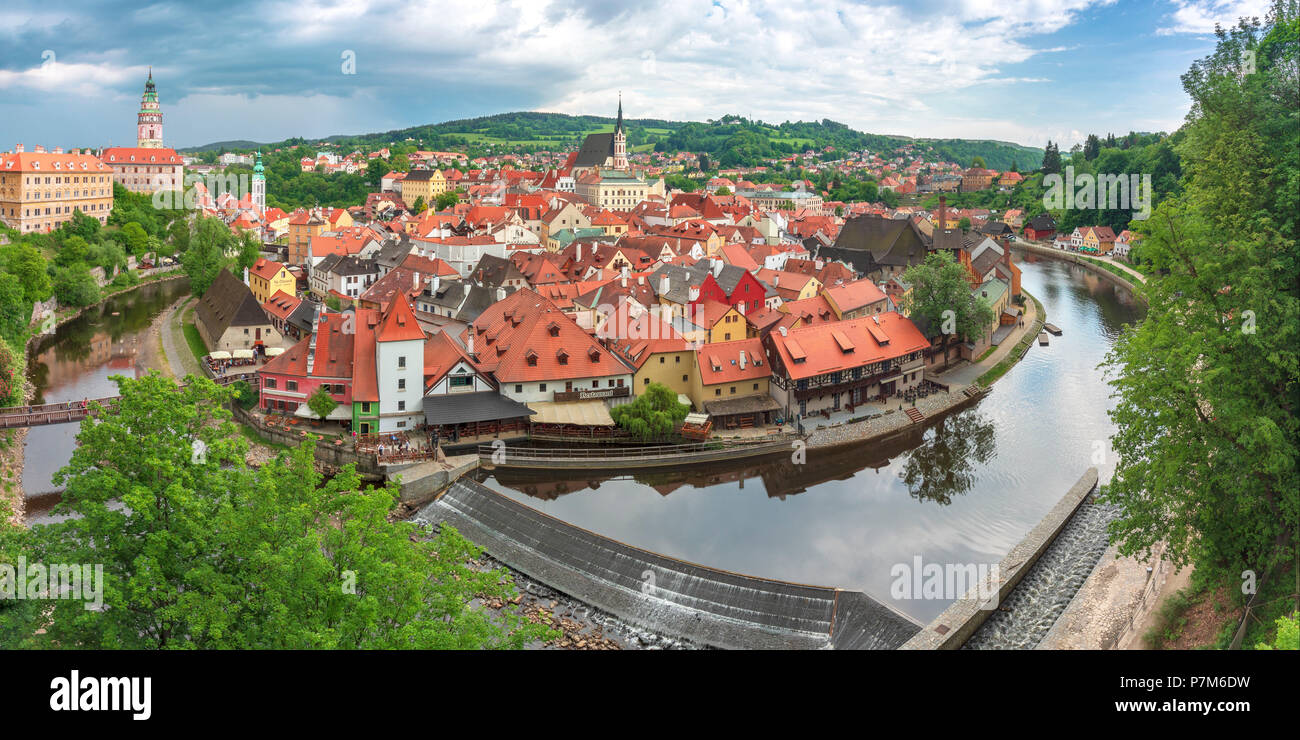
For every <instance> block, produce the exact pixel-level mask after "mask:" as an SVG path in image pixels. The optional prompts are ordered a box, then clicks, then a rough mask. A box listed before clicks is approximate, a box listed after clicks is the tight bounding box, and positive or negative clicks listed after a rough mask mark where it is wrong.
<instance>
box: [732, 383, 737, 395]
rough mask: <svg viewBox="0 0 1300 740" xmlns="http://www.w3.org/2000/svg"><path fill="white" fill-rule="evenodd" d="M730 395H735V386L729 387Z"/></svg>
mask: <svg viewBox="0 0 1300 740" xmlns="http://www.w3.org/2000/svg"><path fill="white" fill-rule="evenodd" d="M731 395H733V396H734V395H736V386H734V385H733V386H731Z"/></svg>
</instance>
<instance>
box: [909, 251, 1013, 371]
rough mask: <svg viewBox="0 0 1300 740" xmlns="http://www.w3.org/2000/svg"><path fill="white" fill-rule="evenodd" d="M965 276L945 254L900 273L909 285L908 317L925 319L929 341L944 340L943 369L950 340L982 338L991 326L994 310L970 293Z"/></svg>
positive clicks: (963, 271) (964, 269)
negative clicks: (909, 312) (940, 338)
mask: <svg viewBox="0 0 1300 740" xmlns="http://www.w3.org/2000/svg"><path fill="white" fill-rule="evenodd" d="M966 277H967V273H966V268H965V267H963V266H962V265H961V263H959V262H957V261H956V260H954V259H953V257H952V255H951V254H949V253H948V252H931V253H930V254H929V255H927V256H926V258H925V262H923V263H921V264H919V265H914V266H912V267H909V268H908V269H907V271H906V272H904V273H903V281H904V282H907V283H911V284H912V297H911V304H910V309H911V315H912V316H913V317H922V318H924V319H926V322H927V328H926V335H927V337H928V338H931V339H933V338H934V337H936V336H941V337H943V342H942V344H941V345H940V347H941V349H942V351H943V361H944V366H945V367H947V364H948V360H949V357H948V348H949V345H950V344H951V342H952V340H953V339H956V338H959V337H966V338H974V337H979V336H982V335H983V334H985V333H986V332H988V331H989V328H990V326H991V325H992V323H993V309H992V308H990V307H989V305H988V303H986V302H985V301H984V300H983V299H980V298H976V297H975V296H974V295H973V294H972V293H971V288H970V283H969V282H967V280H966Z"/></svg>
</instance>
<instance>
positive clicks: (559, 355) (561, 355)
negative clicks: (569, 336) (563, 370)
mask: <svg viewBox="0 0 1300 740" xmlns="http://www.w3.org/2000/svg"><path fill="white" fill-rule="evenodd" d="M555 359H557V360H559V361H560V364H561V365H567V364H569V353H568V352H565V351H564V348H562V347H561V348H560V349H559V350H557V351H556V353H555Z"/></svg>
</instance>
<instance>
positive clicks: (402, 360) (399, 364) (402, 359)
mask: <svg viewBox="0 0 1300 740" xmlns="http://www.w3.org/2000/svg"><path fill="white" fill-rule="evenodd" d="M404 367H406V355H402V356H401V357H398V358H397V368H398V369H399V370H400V369H402V368H404Z"/></svg>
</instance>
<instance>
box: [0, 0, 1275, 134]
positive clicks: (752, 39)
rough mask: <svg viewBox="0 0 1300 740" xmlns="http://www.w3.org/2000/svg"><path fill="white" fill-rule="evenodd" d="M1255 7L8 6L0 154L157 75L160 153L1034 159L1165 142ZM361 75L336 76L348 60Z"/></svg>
mask: <svg viewBox="0 0 1300 740" xmlns="http://www.w3.org/2000/svg"><path fill="white" fill-rule="evenodd" d="M1267 5H1268V2H1267V0H1151V1H1150V2H1126V1H1125V0H959V1H956V2H941V1H940V0H894V1H890V2H830V1H828V0H800V1H799V2H792V1H791V0H773V1H771V2H769V1H768V0H712V1H710V0H677V1H675V2H659V3H652V2H642V3H637V4H635V5H631V4H627V5H625V4H622V3H610V2H601V1H598V0H518V1H517V2H500V3H497V2H491V1H490V0H435V1H433V2H408V1H406V0H338V1H334V0H294V1H293V2H265V1H263V2H240V1H239V0H227V1H225V2H222V3H217V4H190V3H184V2H156V3H152V4H140V3H129V2H115V1H113V0H87V1H86V2H62V1H50V0H46V1H44V2H30V1H29V0H5V2H4V4H3V6H0V150H9V149H12V148H13V146H14V145H15V144H17V143H20V142H21V143H23V144H25V145H27V146H28V149H29V150H30V147H31V146H32V145H34V144H44V145H46V146H49V147H53V146H64V147H74V146H81V147H84V146H94V147H99V146H104V145H108V144H110V143H111V144H116V145H123V144H126V145H130V144H133V143H134V141H135V112H136V110H137V107H138V104H139V99H140V93H141V91H142V87H143V83H144V79H145V76H146V75H147V73H148V70H149V68H150V66H152V68H153V72H154V78H155V80H156V81H157V83H158V91H159V97H160V99H161V102H162V106H163V113H164V124H165V129H164V137H165V139H166V143H167V144H168V145H169V146H177V147H184V146H193V145H199V144H205V143H209V142H213V141H219V140H230V139H251V140H255V141H277V140H281V139H284V138H287V137H290V136H305V137H320V136H327V135H330V134H349V133H368V132H377V131H387V130H391V129H397V128H404V127H407V126H414V125H419V124H425V123H436V122H441V121H445V120H451V119H457V118H467V117H473V116H479V115H488V114H492V113H502V112H507V111H516V110H543V111H556V112H563V113H573V114H579V113H588V114H597V115H613V113H614V108H615V105H616V97H617V94H618V92H619V91H622V93H623V100H624V106H625V110H626V113H627V115H628V116H629V117H633V118H637V117H647V118H665V119H672V120H706V119H708V118H717V117H720V116H722V115H724V114H727V113H737V114H740V115H744V116H748V117H753V118H760V119H763V120H766V121H771V122H778V123H779V122H781V121H785V120H792V121H793V120H815V119H821V118H832V119H835V120H837V121H841V122H844V123H847V124H849V125H851V126H853V127H855V128H858V129H861V130H864V131H868V132H871V133H883V134H904V135H909V136H944V137H948V136H952V137H958V136H960V137H966V138H995V139H1003V140H1008V141H1015V142H1019V143H1022V144H1028V145H1033V146H1042V145H1043V144H1044V143H1046V141H1047V140H1048V139H1051V140H1053V141H1059V142H1064V144H1065V146H1066V147H1068V146H1069V145H1070V144H1072V143H1074V142H1076V141H1080V140H1082V138H1083V137H1084V136H1086V135H1087V134H1088V133H1091V132H1096V133H1099V134H1104V133H1107V132H1112V131H1113V132H1115V133H1117V134H1118V133H1125V132H1127V131H1129V130H1139V131H1159V130H1164V131H1172V130H1173V129H1175V128H1177V127H1178V126H1179V125H1180V123H1181V121H1182V119H1183V116H1184V115H1185V114H1186V112H1187V108H1188V104H1187V99H1186V97H1185V95H1184V94H1183V91H1182V88H1181V84H1180V82H1179V75H1181V74H1182V73H1183V72H1185V71H1186V70H1187V68H1188V66H1189V65H1190V63H1191V62H1192V61H1193V60H1195V59H1197V58H1199V57H1202V56H1205V55H1206V54H1207V53H1208V52H1209V51H1210V50H1211V49H1212V48H1213V46H1214V36H1213V28H1214V23H1215V22H1216V21H1221V22H1227V23H1231V22H1232V21H1233V19H1235V18H1236V17H1238V16H1241V15H1256V16H1262V15H1263V13H1264V11H1265V9H1266V8H1267ZM348 52H350V53H351V54H352V55H353V56H352V58H353V59H355V74H344V69H343V67H344V62H345V54H347V53H348Z"/></svg>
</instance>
